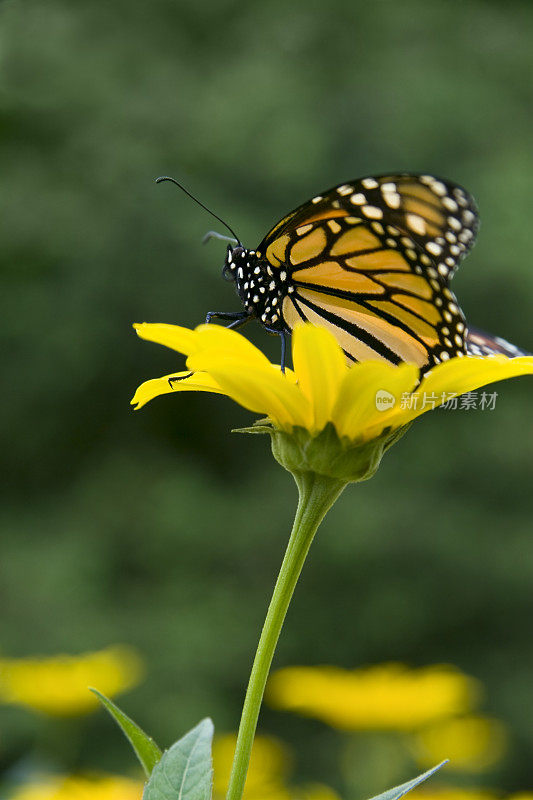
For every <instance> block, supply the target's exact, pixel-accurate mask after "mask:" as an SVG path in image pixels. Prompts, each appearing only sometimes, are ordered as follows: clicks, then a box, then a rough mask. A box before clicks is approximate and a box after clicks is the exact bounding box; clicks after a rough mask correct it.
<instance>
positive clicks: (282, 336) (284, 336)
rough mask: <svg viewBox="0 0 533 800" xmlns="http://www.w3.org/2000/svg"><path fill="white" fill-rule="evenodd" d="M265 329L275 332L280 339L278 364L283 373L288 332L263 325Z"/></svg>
mask: <svg viewBox="0 0 533 800" xmlns="http://www.w3.org/2000/svg"><path fill="white" fill-rule="evenodd" d="M265 330H267V331H268V332H269V333H275V334H276V336H279V337H280V339H281V359H280V366H281V371H282V373H283V374H285V358H286V355H287V335H288V334H287V332H286V331H280V330H278V329H277V328H267V327H266V326H265Z"/></svg>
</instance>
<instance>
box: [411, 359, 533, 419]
mask: <svg viewBox="0 0 533 800" xmlns="http://www.w3.org/2000/svg"><path fill="white" fill-rule="evenodd" d="M531 374H533V357H532V356H520V357H517V358H507V356H490V357H486V356H485V357H476V358H474V357H470V356H468V357H466V358H453V359H451V360H450V361H444V362H443V363H442V364H437V366H436V367H434V368H433V369H432V370H431V372H430V373H429V374H428V375H427V376H426V377H425V378H424V380H423V381H422V383H421V384H420V386H419V387H418V388H417V389H416V392H417V393H419V394H420V395H421V397H422V398H424V395H425V398H426V402H425V403H422V404H419V405H420V406H421V407H420V408H417V409H416V410H414V409H411V410H404V411H403V416H404V417H406V418H408V419H414V418H415V417H419V416H420V415H421V414H424V413H425V412H426V411H431V410H432V409H433V408H436V407H437V406H439V405H441V403H442V402H443V401H444V400H446V399H447V398H446V395H448V396H449V395H450V394H454V395H461V394H464V393H465V392H472V391H474V390H475V389H479V388H480V387H481V386H486V385H487V384H489V383H494V382H495V381H502V380H505V379H507V378H515V377H518V376H519V375H531ZM443 394H444V395H445V396H444V397H443ZM430 395H431V400H427V398H428V397H429V396H430ZM435 398H436V399H435Z"/></svg>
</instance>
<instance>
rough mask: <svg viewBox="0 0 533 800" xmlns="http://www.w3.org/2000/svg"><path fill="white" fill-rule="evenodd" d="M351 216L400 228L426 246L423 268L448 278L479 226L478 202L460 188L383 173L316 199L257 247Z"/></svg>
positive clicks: (418, 177)
mask: <svg viewBox="0 0 533 800" xmlns="http://www.w3.org/2000/svg"><path fill="white" fill-rule="evenodd" d="M348 215H355V216H357V217H359V218H360V219H363V220H369V221H372V220H374V221H380V222H382V224H384V225H385V226H386V225H391V226H393V227H395V228H398V229H399V230H401V231H402V232H403V233H404V234H405V235H407V236H409V237H410V238H411V239H413V240H414V241H415V243H416V244H417V245H418V246H419V247H420V248H421V249H422V252H423V253H424V254H425V258H422V259H421V264H422V266H426V267H435V268H436V269H437V270H438V272H439V275H441V276H442V277H443V278H444V279H445V280H447V281H449V280H450V278H451V277H452V275H453V273H454V272H455V270H456V268H457V266H458V265H459V263H460V261H461V260H462V259H463V258H464V256H465V255H466V254H467V253H468V251H469V250H470V249H471V247H472V245H473V244H474V242H475V238H476V234H477V230H478V227H479V218H478V213H477V208H476V204H475V201H474V199H473V197H472V196H471V195H470V194H469V193H468V192H467V191H466V190H465V189H464V188H463V187H462V186H459V185H458V184H456V183H452V182H451V181H448V180H446V179H443V178H436V177H434V176H432V175H416V174H409V173H405V174H401V175H380V176H377V177H367V178H361V179H359V180H356V181H351V182H349V183H343V184H340V185H339V186H335V187H333V189H329V190H328V191H327V192H324V193H323V194H321V195H317V196H316V197H313V198H312V200H310V201H309V202H307V203H304V204H303V205H301V206H299V207H298V208H297V209H295V210H294V211H292V212H291V213H290V214H288V215H287V216H286V217H284V218H283V219H282V220H280V222H279V223H278V224H277V225H276V226H275V227H274V228H273V229H272V230H271V231H270V232H269V233H268V234H267V236H266V237H265V239H264V241H263V242H262V244H261V245H260V247H259V250H260V251H262V252H265V250H266V248H267V247H268V246H269V245H270V244H271V243H272V242H273V241H274V240H275V239H276V238H279V237H280V236H283V235H284V234H286V233H287V232H290V231H292V230H294V229H295V228H297V227H300V226H303V225H305V224H306V223H312V222H316V221H319V220H324V221H325V220H328V219H336V218H337V217H339V216H348Z"/></svg>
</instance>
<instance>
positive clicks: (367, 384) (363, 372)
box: [333, 361, 419, 439]
mask: <svg viewBox="0 0 533 800" xmlns="http://www.w3.org/2000/svg"><path fill="white" fill-rule="evenodd" d="M418 375H419V372H418V368H417V367H416V366H415V365H414V364H400V366H398V367H394V366H391V365H390V364H385V363H382V362H381V361H365V362H364V363H362V364H354V365H353V367H351V368H350V370H349V371H348V372H347V374H346V375H345V377H344V380H343V382H342V385H341V388H340V392H339V398H338V400H337V403H336V404H335V407H334V409H333V422H334V425H335V427H336V429H337V432H338V434H339V436H348V437H349V438H350V439H357V438H359V437H361V436H362V437H363V438H365V439H368V438H371V437H373V436H377V435H379V433H381V431H382V430H384V429H385V428H386V427H388V426H389V425H391V424H393V423H392V422H391V418H392V417H393V415H394V409H395V408H396V407H397V406H398V405H399V402H400V398H401V396H402V394H403V393H404V392H408V391H411V390H412V388H413V386H415V384H416V382H417V380H418ZM381 401H383V402H381Z"/></svg>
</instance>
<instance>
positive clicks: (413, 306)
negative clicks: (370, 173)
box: [158, 173, 524, 371]
mask: <svg viewBox="0 0 533 800" xmlns="http://www.w3.org/2000/svg"><path fill="white" fill-rule="evenodd" d="M161 180H172V181H173V182H175V183H177V182H176V181H174V179H171V178H170V179H169V178H158V181H161ZM178 185H180V184H178ZM180 188H183V187H181V186H180ZM185 191H187V190H185ZM187 194H189V192H187ZM190 196H192V195H190ZM193 199H195V200H196V198H193ZM197 202H198V201H197ZM200 205H203V204H200ZM203 207H204V208H205V206H203ZM207 210H209V209H207ZM210 213H212V212H210ZM214 216H216V215H214ZM217 219H219V220H220V218H219V217H217ZM220 221H221V222H222V223H223V224H224V225H225V226H226V227H227V228H228V229H229V231H230V232H231V233H232V235H233V236H234V237H235V238H232V239H230V238H229V237H225V236H221V235H220V234H215V233H210V234H208V237H210V236H216V237H217V238H222V239H227V240H228V241H230V242H231V244H230V245H228V248H227V253H226V260H225V264H224V267H223V275H224V277H226V278H227V279H229V280H233V281H234V282H235V287H236V290H237V294H238V295H239V297H240V299H241V301H242V303H243V305H244V310H243V311H239V312H227V313H226V312H209V313H208V315H207V322H210V321H211V320H212V319H221V320H225V321H227V322H228V323H229V327H239V326H241V325H244V324H245V323H247V322H248V321H249V320H251V319H254V318H255V319H257V320H259V321H260V322H261V323H262V325H263V326H264V327H265V328H266V330H267V331H269V332H271V333H276V334H278V335H279V336H280V337H281V342H282V358H281V362H282V368H283V367H284V362H285V342H286V337H287V335H288V334H290V332H291V330H292V329H293V328H294V326H295V325H296V324H297V323H298V322H299V321H301V320H304V321H309V322H312V323H314V324H316V325H322V326H323V327H325V328H327V329H328V330H330V331H331V332H332V333H333V334H334V336H335V338H336V339H337V341H338V342H339V344H340V345H341V347H342V348H343V350H344V352H345V354H346V357H347V358H348V359H349V360H350V361H366V360H381V361H386V362H389V363H391V364H399V363H400V362H404V361H406V362H411V363H414V364H416V365H417V366H418V367H419V368H420V369H421V370H422V371H427V370H429V369H430V368H431V367H432V366H433V365H435V364H438V363H439V362H441V361H444V360H446V359H449V358H452V357H454V356H465V355H495V354H504V355H507V356H517V355H522V354H524V353H523V351H521V350H519V349H518V348H517V347H515V346H514V345H512V344H510V343H509V342H506V341H505V340H503V339H501V338H499V337H493V336H491V335H489V334H486V333H483V332H481V331H478V330H476V329H473V328H470V329H468V328H467V326H466V321H465V317H464V315H463V312H462V311H461V309H460V307H459V304H458V302H457V300H456V298H455V296H454V294H453V293H452V291H451V289H450V280H451V278H452V276H453V274H454V272H455V270H456V268H457V266H458V265H459V263H460V261H461V260H462V259H463V258H464V256H465V255H466V254H467V253H468V251H469V250H470V248H471V247H472V245H473V244H474V241H475V237H476V233H477V229H478V225H479V223H478V213H477V208H476V205H475V202H474V200H473V198H472V196H471V195H470V194H469V193H468V192H467V191H466V190H465V189H463V188H462V187H461V186H459V185H457V184H455V183H452V182H451V181H448V180H444V179H442V178H436V177H433V176H432V175H417V174H408V173H404V174H399V175H381V176H378V177H367V178H361V179H359V180H355V181H349V182H348V183H342V184H340V185H338V186H334V187H333V188H332V189H329V190H328V191H326V192H323V193H322V194H319V195H317V196H315V197H313V198H312V199H311V200H309V201H308V202H306V203H304V204H303V205H301V206H299V207H298V208H296V209H295V210H294V211H291V212H290V213H289V214H287V215H286V216H285V217H283V219H281V220H280V221H279V222H278V223H277V224H276V225H275V226H274V227H273V228H272V229H271V230H270V231H269V232H268V233H267V235H266V236H265V238H264V239H263V241H262V242H261V244H260V245H259V246H258V247H257V248H256V249H255V250H248V249H246V248H245V247H244V246H243V245H242V244H241V242H240V241H239V239H238V237H236V236H235V234H234V232H233V230H232V229H231V228H229V226H228V225H227V224H226V223H225V222H223V220H220Z"/></svg>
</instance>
